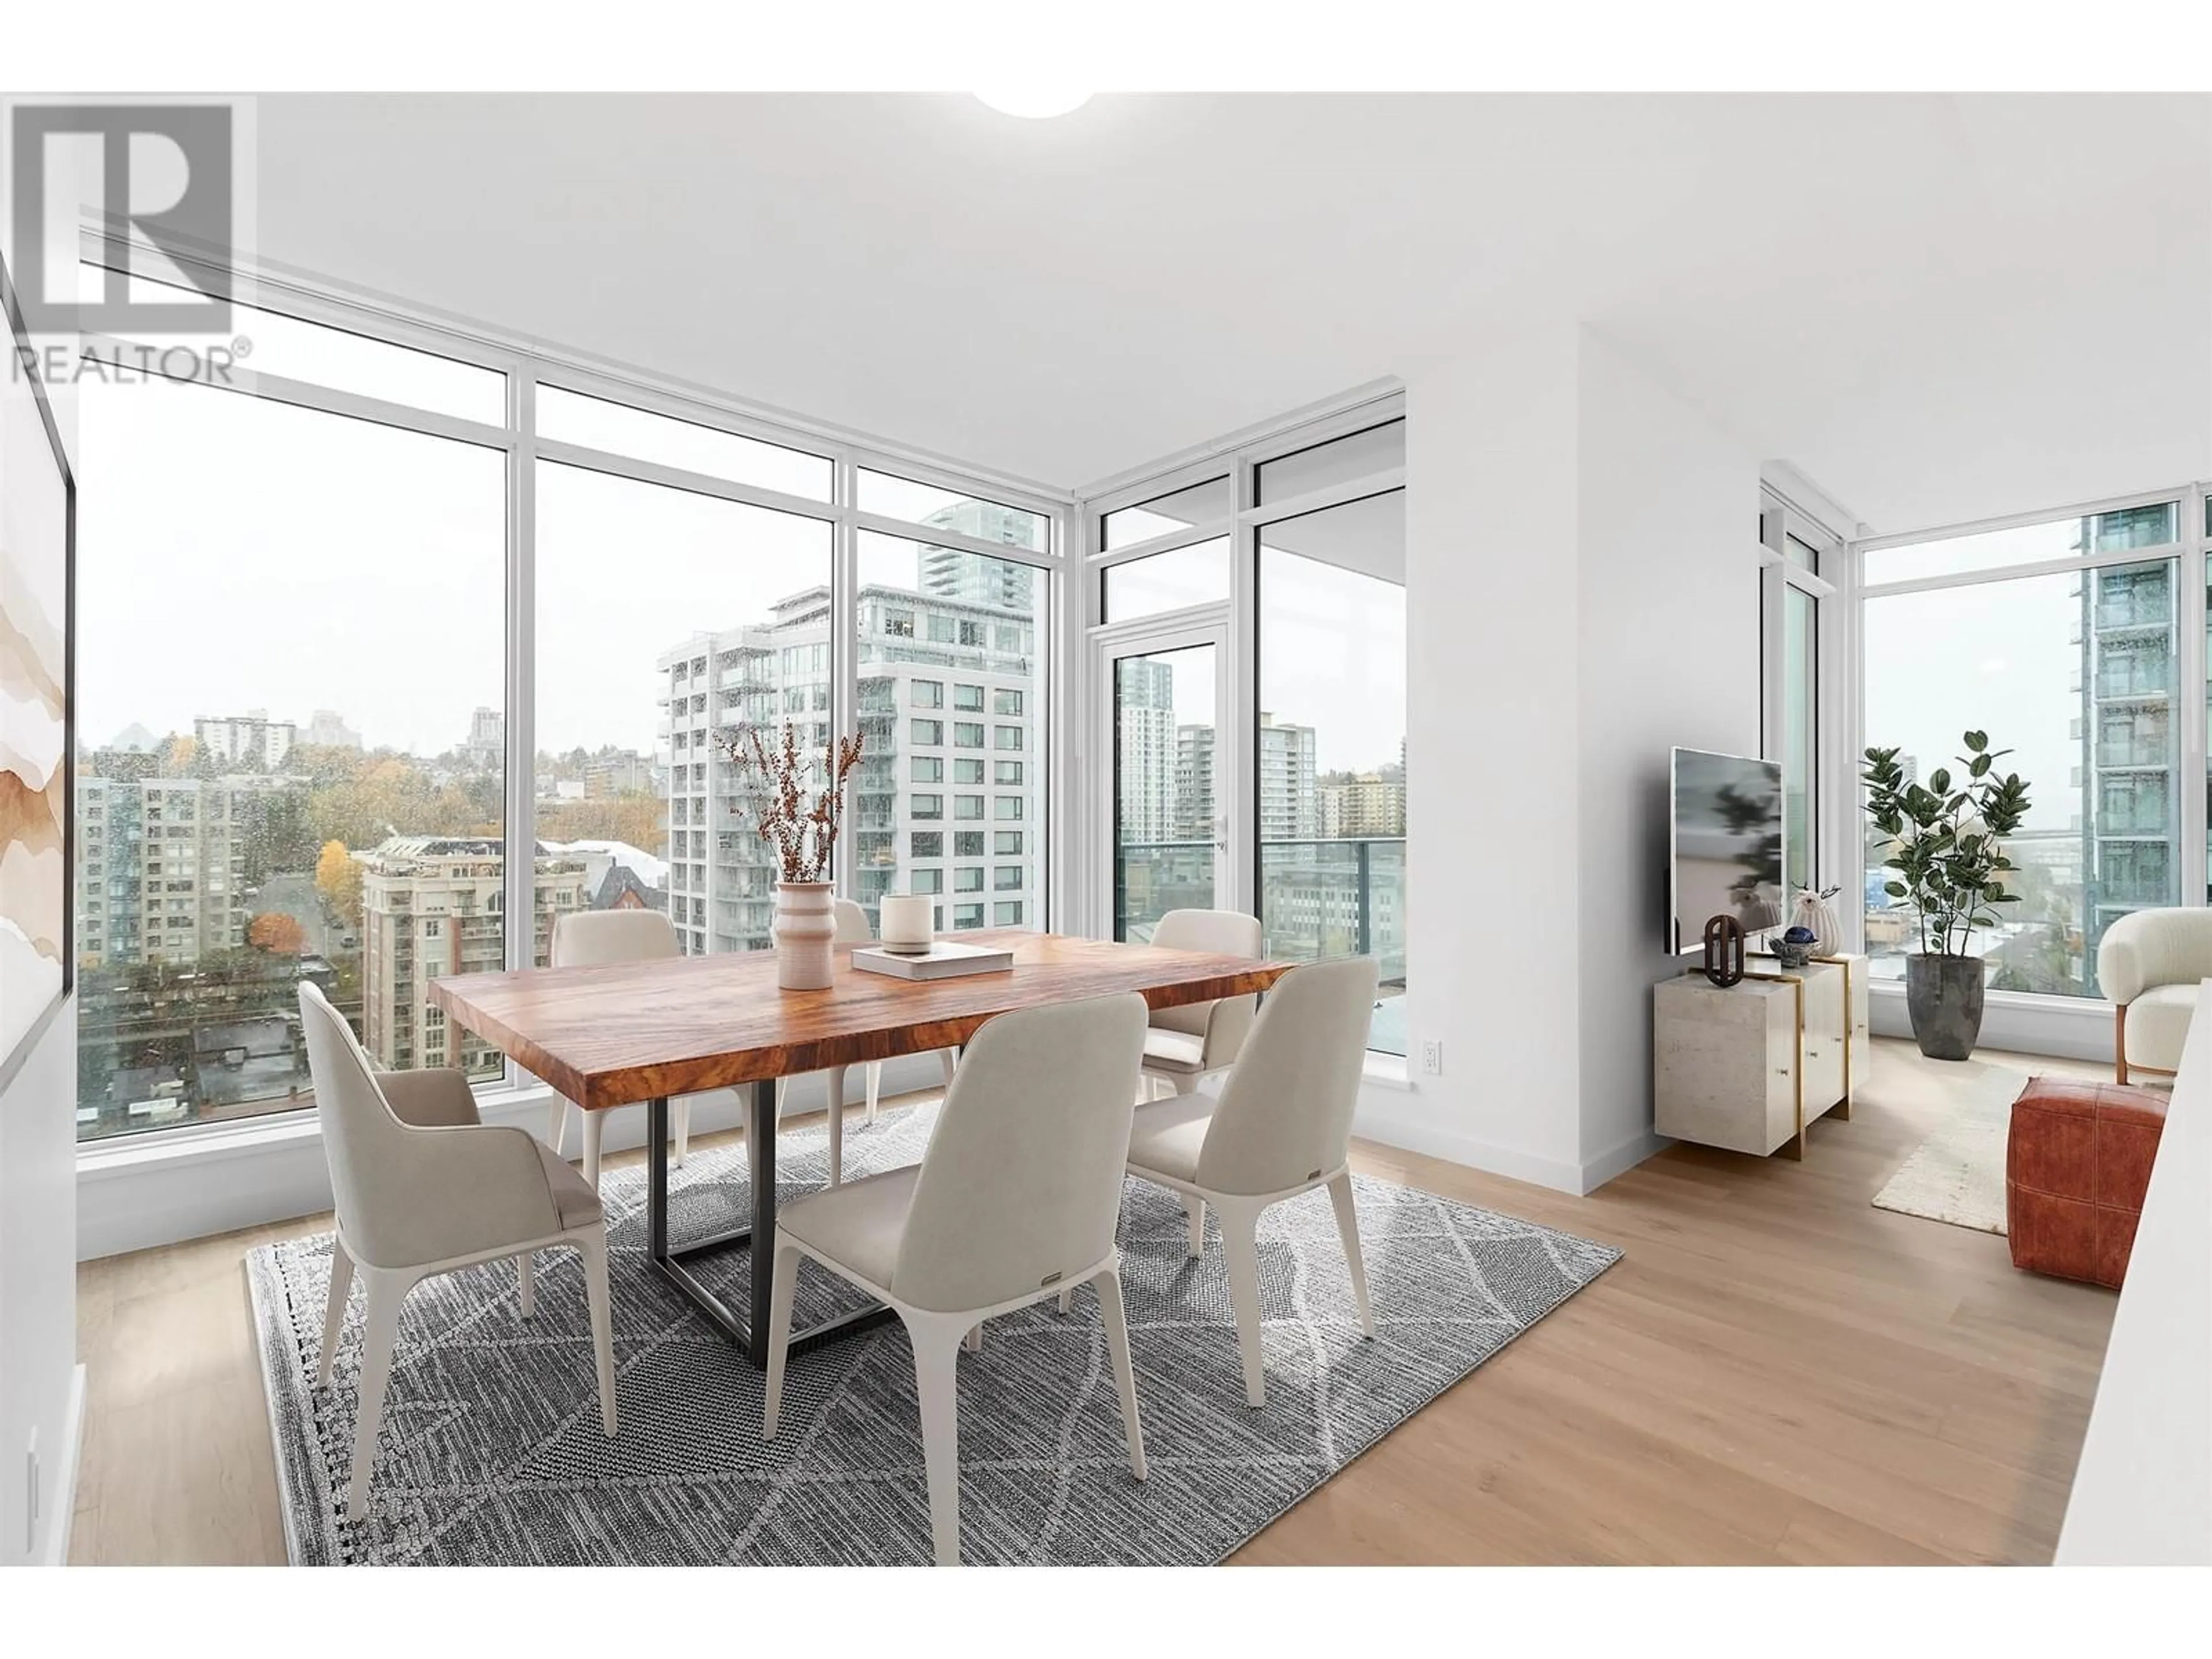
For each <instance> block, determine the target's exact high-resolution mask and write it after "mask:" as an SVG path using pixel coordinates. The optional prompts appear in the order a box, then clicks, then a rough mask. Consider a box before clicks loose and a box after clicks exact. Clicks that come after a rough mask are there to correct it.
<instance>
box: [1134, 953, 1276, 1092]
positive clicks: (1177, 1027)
mask: <svg viewBox="0 0 2212 1659" xmlns="http://www.w3.org/2000/svg"><path fill="white" fill-rule="evenodd" d="M1152 943H1153V944H1155V945H1158V946H1159V947H1160V948H1161V949H1162V950H1164V951H1212V952H1214V953H1216V954H1218V955H1220V956H1225V957H1257V956H1258V955H1259V954H1260V944H1261V932H1260V919H1259V918H1258V917H1257V916H1248V915H1243V913H1242V912H1239V911H1236V910H1170V911H1169V912H1168V913H1167V914H1166V915H1164V916H1162V917H1161V918H1160V920H1159V923H1158V926H1157V927H1154V928H1153V929H1152ZM1259 1007H1260V999H1259V998H1257V997H1252V996H1245V997H1223V998H1222V999H1221V1000H1219V1001H1218V1002H1191V1003H1185V1004H1184V1005H1183V1006H1181V1007H1179V1008H1155V1009H1154V1010H1152V1018H1151V1020H1150V1021H1149V1023H1148V1024H1147V1026H1146V1031H1145V1066H1144V1081H1145V1084H1146V1090H1147V1092H1148V1093H1149V1092H1150V1091H1151V1089H1152V1085H1155V1084H1164V1085H1166V1086H1167V1088H1168V1089H1169V1091H1170V1092H1172V1093H1175V1094H1178V1095H1187V1094H1188V1093H1189V1092H1190V1091H1192V1090H1193V1089H1195V1088H1196V1087H1197V1086H1198V1083H1199V1079H1201V1078H1203V1077H1206V1076H1208V1075H1209V1074H1211V1073H1216V1072H1225V1071H1227V1070H1228V1069H1229V1068H1230V1067H1231V1066H1233V1065H1235V1064H1236V1063H1237V1050H1238V1049H1239V1048H1243V1046H1244V1039H1245V1037H1246V1036H1247V1035H1249V1033H1250V1031H1251V1030H1252V1020H1253V1017H1254V1016H1255V1014H1256V1013H1257V1012H1259Z"/></svg>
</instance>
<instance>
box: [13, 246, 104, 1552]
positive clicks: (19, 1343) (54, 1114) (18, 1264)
mask: <svg viewBox="0 0 2212 1659" xmlns="http://www.w3.org/2000/svg"><path fill="white" fill-rule="evenodd" d="M9 232H10V227H9V225H8V224H6V223H4V222H0V254H5V255H6V256H7V258H8V268H9V274H10V276H13V275H14V274H15V259H14V256H13V252H12V251H11V249H10V248H9V246H6V244H5V239H6V238H7V237H8V236H9ZM7 326H8V325H7V324H6V322H5V321H4V320H0V337H4V339H5V342H6V344H7V348H8V349H9V352H10V354H11V355H12V354H13V351H14V349H15V343H14V339H13V337H12V336H9V335H8V334H7ZM9 372H20V371H15V370H14V369H13V368H12V366H10V367H9V368H5V369H0V373H9ZM53 412H54V421H55V424H56V425H57V426H58V427H59V428H60V429H61V435H62V443H63V446H64V448H66V449H67V450H68V451H69V452H70V456H71V459H72V460H74V459H75V457H76V400H75V398H74V395H73V394H71V393H69V392H65V391H63V392H56V394H55V396H54V398H53ZM81 485H82V479H81V478H80V486H81ZM83 1406H84V1391H83V1386H82V1372H80V1371H79V1370H78V1369H77V1364H76V998H75V997H70V999H68V1000H66V1001H65V1002H64V1004H63V1005H62V1006H61V1007H60V1009H59V1010H58V1011H57V1012H56V1013H55V1015H54V1017H53V1018H52V1021H51V1022H50V1023H49V1024H48V1025H47V1026H46V1030H44V1031H43V1032H41V1033H40V1035H39V1036H38V1038H37V1039H36V1041H35V1042H33V1044H32V1046H31V1048H30V1050H29V1052H28V1054H27V1055H26V1056H25V1058H24V1062H23V1065H22V1067H21V1070H19V1071H18V1072H17V1073H15V1078H14V1079H12V1080H11V1081H10V1082H9V1085H8V1086H7V1088H6V1089H5V1090H4V1091H0V1566H9V1565H21V1564H23V1563H26V1562H42V1561H59V1560H60V1559H62V1555H63V1551H64V1543H65V1541H66V1539H67V1537H68V1525H67V1522H68V1512H69V1510H70V1505H71V1504H72V1502H73V1501H74V1498H75V1489H76V1447H77V1439H78V1433H79V1430H80V1428H81V1427H82V1413H83ZM33 1437H35V1438H36V1442H37V1446H38V1453H39V1466H38V1467H39V1474H38V1492H39V1498H38V1511H39V1522H38V1525H37V1528H36V1529H35V1531H33V1530H32V1529H31V1528H30V1527H29V1525H28V1520H29V1510H30V1496H29V1481H28V1479H27V1473H26V1464H25V1456H26V1454H27V1452H28V1450H29V1449H30V1448H31V1445H32V1443H33Z"/></svg>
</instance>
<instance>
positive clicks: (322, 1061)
mask: <svg viewBox="0 0 2212 1659" xmlns="http://www.w3.org/2000/svg"><path fill="white" fill-rule="evenodd" d="M300 1024H301V1032H302V1035H303V1036H305V1037H306V1039H307V1066H308V1070H309V1072H310V1073H311V1074H312V1075H313V1079H314V1084H315V1116H316V1119H317V1121H319V1124H320V1125H321V1127H322V1134H323V1152H324V1153H325V1156H326V1157H327V1158H328V1159H329V1161H330V1170H331V1193H332V1195H333V1196H334V1197H335V1199H336V1200H337V1206H336V1207H337V1239H336V1241H335V1243H334V1244H333V1246H332V1249H331V1285H330V1297H329V1300H328V1302H327V1304H325V1310H324V1315H323V1351H322V1358H321V1360H320V1361H319V1364H317V1366H316V1368H315V1382H316V1383H317V1385H318V1386H322V1385H326V1384H328V1383H329V1382H330V1380H331V1362H332V1360H333V1359H334V1358H336V1357H337V1346H338V1335H339V1332H340V1331H341V1329H342V1328H343V1326H344V1323H345V1310H346V1298H347V1297H348V1295H349V1293H350V1292H351V1291H352V1288H353V1281H354V1280H355V1279H356V1278H358V1279H361V1281H362V1285H363V1286H364V1288H365V1289H366V1291H367V1292H368V1320H367V1323H366V1326H365V1328H364V1330H363V1332H362V1354H361V1397H360V1403H359V1405H358V1407H357V1408H356V1412H355V1414H354V1443H353V1484H352V1486H351V1488H350V1489H349V1491H348V1492H347V1495H346V1516H347V1518H348V1519H349V1520H354V1521H358V1520H360V1519H361V1518H362V1516H363V1515H365V1514H367V1513H368V1483H369V1477H370V1474H371V1473H372V1472H373V1470H374V1467H375V1463H376V1436H377V1430H378V1428H379V1427H380V1425H381V1424H382V1421H383V1417H384V1394H385V1389H386V1384H387V1383H389V1382H390V1380H391V1376H392V1349H393V1347H394V1346H395V1345H396V1344H397V1341H398V1334H399V1310H400V1304H402V1303H404V1301H405V1300H406V1299H407V1293H408V1291H411V1290H412V1289H414V1288H415V1286H416V1285H418V1284H420V1283H421V1282H422V1280H423V1279H429V1278H433V1277H435V1276H436V1275H437V1274H440V1273H453V1272H456V1271H458V1270H459V1269H460V1268H463V1267H474V1266H476V1265H477V1263H479V1262H484V1261H504V1260H507V1259H509V1258H514V1259H516V1260H518V1261H519V1263H520V1267H519V1271H518V1279H517V1286H518V1289H519V1291H520V1302H521V1306H522V1312H523V1316H525V1317H526V1318H527V1317H528V1316H530V1315H531V1314H532V1312H534V1311H535V1291H536V1285H535V1279H534V1271H533V1259H534V1258H535V1256H536V1255H538V1252H539V1251H542V1250H550V1249H573V1250H574V1251H576V1252H577V1253H578V1254H579V1255H581V1256H582V1257H583V1259H584V1299H585V1302H586V1304H587V1306H588V1307H589V1309H590V1313H591V1327H592V1358H593V1360H594V1361H595V1363H596V1364H597V1367H598V1370H599V1423H600V1426H601V1427H603V1428H604V1429H605V1431H607V1433H608V1434H609V1435H610V1436H611V1435H612V1434H613V1433H614V1432H615V1426H616V1418H615V1365H614V1336H613V1330H614V1327H613V1322H612V1310H611V1307H610V1305H609V1303H608V1299H607V1230H606V1223H605V1215H604V1212H602V1211H601V1209H600V1207H599V1194H596V1193H594V1192H593V1191H592V1189H591V1188H589V1187H586V1185H585V1184H584V1182H583V1179H582V1177H581V1176H578V1175H577V1173H576V1172H575V1171H574V1170H571V1169H570V1168H569V1167H568V1165H567V1164H563V1163H562V1161H561V1160H560V1159H559V1158H556V1157H555V1156H554V1155H553V1153H552V1152H551V1150H550V1148H548V1147H546V1146H542V1145H540V1144H539V1142H538V1139H537V1138H536V1137H535V1136H533V1135H532V1134H530V1133H527V1132H526V1131H524V1130H521V1129H510V1128H505V1127H486V1126H484V1125H483V1124H481V1123H479V1122H478V1121H477V1107H476V1099H475V1097H474V1096H473V1095H472V1094H471V1091H470V1089H469V1083H468V1079H466V1078H465V1077H464V1076H463V1075H462V1074H461V1073H459V1072H457V1071H453V1070H450V1069H447V1070H437V1071H427V1072H383V1073H380V1072H377V1071H375V1070H374V1068H373V1067H372V1066H371V1065H370V1064H369V1059H368V1054H365V1053H364V1052H363V1051H362V1046H361V1044H360V1043H358V1042H356V1041H355V1040H354V1035H353V1032H352V1031H351V1030H349V1028H348V1026H347V1025H346V1023H345V1021H344V1020H343V1018H340V1016H339V1014H338V1012H337V1010H336V1009H335V1008H333V1007H331V1005H330V1004H329V1003H328V1002H327V1001H325V1000H324V997H323V994H322V993H321V992H320V991H319V990H317V989H316V988H315V987H314V986H313V985H312V984H309V983H307V982H306V981H302V982H301V986H300Z"/></svg>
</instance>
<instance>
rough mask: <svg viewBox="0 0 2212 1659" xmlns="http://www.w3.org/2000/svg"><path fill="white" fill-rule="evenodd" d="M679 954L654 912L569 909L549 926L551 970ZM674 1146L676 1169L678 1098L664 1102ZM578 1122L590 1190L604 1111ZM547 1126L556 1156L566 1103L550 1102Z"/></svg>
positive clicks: (682, 1123) (687, 1130)
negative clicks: (581, 1133)
mask: <svg viewBox="0 0 2212 1659" xmlns="http://www.w3.org/2000/svg"><path fill="white" fill-rule="evenodd" d="M681 954H683V946H682V945H679V944H678V943H677V939H676V924H675V923H673V922H671V921H669V919H668V917H667V916H666V915H665V914H664V913H663V912H661V911H659V910H571V911H569V912H568V914H567V915H562V916H558V917H556V918H555V920H554V922H553V950H552V957H553V966H555V967H556V968H604V967H607V966H609V965H611V964H612V963H618V962H659V961H661V960H663V959H665V958H666V957H673V956H680V955H681ZM669 1106H670V1108H671V1111H670V1121H671V1125H672V1133H671V1139H673V1140H674V1141H675V1143H676V1162H677V1163H678V1164H679V1165H681V1164H683V1162H684V1154H685V1153H686V1152H689V1151H690V1146H691V1103H690V1101H689V1100H686V1099H684V1097H682V1096H678V1097H677V1098H676V1099H674V1100H671V1102H669ZM576 1110H577V1112H578V1114H579V1115H581V1117H582V1118H583V1120H584V1179H585V1180H586V1181H587V1182H590V1183H591V1185H592V1188H593V1189H594V1190H597V1188H598V1187H599V1143H600V1139H601V1136H602V1135H603V1134H604V1133H605V1128H606V1115H605V1113H604V1112H586V1111H585V1110H584V1109H583V1108H582V1107H580V1106H579V1107H578V1108H577V1109H576ZM552 1113H553V1115H552V1121H551V1122H550V1124H549V1125H548V1126H547V1127H546V1132H545V1139H546V1140H547V1142H548V1143H549V1144H550V1146H552V1148H553V1151H554V1152H555V1153H556V1154H558V1153H559V1152H561V1150H562V1147H564V1146H566V1145H567V1144H568V1102H567V1101H566V1100H563V1099H562V1097H560V1096H559V1095H557V1094H556V1095H555V1096H554V1097H553V1107H552Z"/></svg>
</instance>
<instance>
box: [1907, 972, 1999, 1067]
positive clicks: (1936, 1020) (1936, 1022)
mask: <svg viewBox="0 0 2212 1659" xmlns="http://www.w3.org/2000/svg"><path fill="white" fill-rule="evenodd" d="M1982 975H1983V969H1982V959H1981V958H1980V957H1931V956H1911V957H1905V1007H1906V1009H1907V1010H1908V1011H1909V1012H1911V1015H1912V1040H1913V1041H1914V1042H1917V1043H1918V1044H1919V1045H1920V1052H1921V1053H1922V1054H1925V1055H1927V1056H1928V1058H1929V1059H1930V1060H1965V1059H1966V1058H1967V1057H1968V1056H1969V1055H1971V1054H1972V1053H1973V1052H1974V1042H1975V1041H1976V1039H1977V1038H1978V1037H1979V1036H1981V1034H1982V992H1983V989H1984V979H1983V976H1982Z"/></svg>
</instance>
